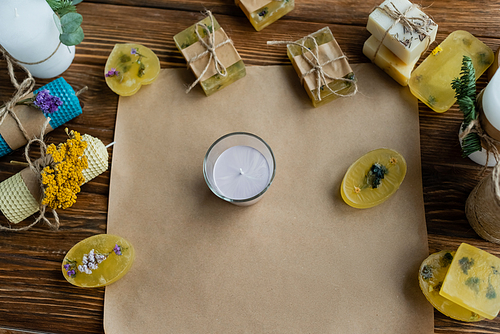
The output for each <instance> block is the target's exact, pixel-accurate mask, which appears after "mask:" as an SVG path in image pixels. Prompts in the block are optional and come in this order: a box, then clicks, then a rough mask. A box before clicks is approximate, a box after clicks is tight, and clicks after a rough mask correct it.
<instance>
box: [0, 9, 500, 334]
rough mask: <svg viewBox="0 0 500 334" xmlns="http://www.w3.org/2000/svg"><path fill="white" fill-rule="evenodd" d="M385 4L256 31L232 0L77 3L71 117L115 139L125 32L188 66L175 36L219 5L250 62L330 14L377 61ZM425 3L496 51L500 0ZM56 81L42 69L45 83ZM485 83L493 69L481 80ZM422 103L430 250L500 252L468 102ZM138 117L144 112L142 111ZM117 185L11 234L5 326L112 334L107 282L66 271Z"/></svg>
mask: <svg viewBox="0 0 500 334" xmlns="http://www.w3.org/2000/svg"><path fill="white" fill-rule="evenodd" d="M378 4H379V1H378V0H368V1H355V0H335V1H334V0H296V6H295V10H294V11H292V12H291V13H289V14H288V15H287V16H286V17H284V18H282V19H281V20H279V21H278V22H276V23H274V24H272V25H271V26H269V27H267V28H265V29H264V30H263V31H261V32H256V31H255V30H254V29H253V28H252V26H251V25H250V23H249V22H248V20H247V19H246V17H245V16H244V15H243V13H242V11H241V10H240V9H239V8H237V7H236V6H235V5H234V3H233V1H232V0H206V1H203V2H201V1H194V0H100V1H99V0H85V1H84V2H82V3H81V4H79V5H78V12H79V13H81V14H82V15H83V17H84V21H83V25H82V27H83V29H84V32H85V40H84V41H83V43H82V44H80V45H79V46H77V53H76V57H75V60H74V62H73V64H72V65H71V67H70V68H69V69H68V70H67V71H66V72H65V73H64V74H63V76H64V78H65V79H66V81H68V83H70V84H71V85H72V86H73V87H74V88H75V90H78V89H80V88H82V87H84V86H88V87H89V90H88V91H87V92H86V93H85V94H83V96H81V101H83V103H84V105H85V107H84V112H83V114H82V115H81V116H79V117H77V118H76V119H74V120H72V121H71V122H69V123H67V127H69V128H70V129H74V130H77V131H79V132H81V133H88V134H90V135H93V136H96V137H99V138H100V139H101V140H102V141H103V142H104V143H105V144H107V143H110V142H111V141H112V140H113V134H114V126H115V118H116V108H117V102H118V96H117V95H115V94H114V93H113V92H111V90H110V89H109V88H108V87H107V86H106V84H105V82H104V76H103V71H104V70H103V68H104V64H105V62H106V59H107V56H108V55H109V53H110V51H111V49H112V48H113V46H114V44H115V43H122V42H135V43H139V44H143V45H145V46H147V47H149V48H151V49H152V50H153V51H154V52H155V53H156V54H157V55H158V57H159V59H160V61H161V66H162V68H171V67H185V61H184V59H183V57H182V55H181V54H180V53H179V51H177V49H176V47H175V44H174V42H173V39H172V37H173V36H174V35H175V34H176V33H178V32H180V31H181V30H183V29H185V28H186V27H188V26H190V25H191V24H193V23H195V22H196V21H198V20H199V19H200V18H201V17H202V15H201V14H200V12H201V11H203V10H204V9H210V10H212V12H213V13H214V14H215V15H216V17H217V20H218V21H219V22H220V24H221V26H223V27H224V29H225V30H226V31H227V33H228V35H229V36H230V37H231V38H232V39H233V41H234V44H235V46H236V48H237V49H238V51H239V53H240V55H241V57H242V58H243V60H244V62H245V63H246V64H247V65H278V64H284V65H289V64H290V63H289V60H288V58H287V57H286V54H285V52H284V49H283V48H279V47H267V46H266V45H265V42H266V41H267V40H297V39H299V38H301V37H303V36H305V35H307V34H309V33H312V32H314V31H316V30H318V29H320V28H322V27H324V26H326V25H327V26H329V27H330V29H331V30H332V32H333V34H334V36H335V37H336V38H337V40H338V43H339V45H340V46H341V48H342V50H343V51H344V53H345V54H346V55H347V56H348V57H349V61H350V62H351V63H363V62H369V60H368V59H367V58H366V57H365V56H364V55H363V54H362V51H361V50H362V46H363V43H364V41H365V40H366V39H367V38H368V36H369V33H368V32H367V31H366V29H365V26H366V22H367V18H368V14H369V13H370V11H371V9H372V8H373V7H374V6H376V5H378ZM421 5H422V6H429V8H427V9H426V10H425V11H426V13H428V14H430V15H431V16H432V17H433V18H434V20H435V21H436V22H437V23H438V24H439V30H438V35H437V38H436V40H437V41H442V40H443V39H444V38H445V37H446V36H447V35H448V34H449V33H451V32H452V31H454V30H458V29H462V30H467V31H469V32H471V33H472V34H474V35H475V36H476V37H478V38H479V39H480V40H482V41H483V42H484V43H486V44H487V45H488V46H490V47H491V48H492V49H493V50H496V49H497V48H498V47H499V45H500V15H499V13H500V12H499V10H500V0H494V1H493V0H492V1H471V0H454V1H452V0H434V1H432V0H423V1H422V3H421ZM433 46H435V45H433ZM422 59H423V58H422ZM18 73H19V74H20V72H18ZM49 81H50V80H37V87H39V86H41V85H43V84H46V83H48V82H49ZM485 84H486V78H485V76H483V77H482V78H481V79H480V80H479V88H483V87H484V86H485ZM13 92H14V89H13V87H12V86H11V85H10V81H9V80H8V76H7V70H6V63H5V61H4V60H0V100H1V101H6V100H8V99H9V97H10V96H11V95H12V93H13ZM419 109H420V129H421V131H420V133H421V154H422V177H423V187H424V201H425V211H426V220H427V229H428V234H429V248H430V251H431V252H434V251H438V250H441V249H456V248H457V247H458V245H459V244H460V243H461V242H467V243H470V244H472V245H474V246H477V247H480V248H482V249H484V250H487V251H489V252H491V253H493V254H495V255H497V256H500V245H496V244H493V243H490V242H487V241H484V240H482V239H481V238H479V237H478V236H477V234H476V233H475V232H474V230H473V229H472V228H471V227H470V225H469V223H468V221H467V219H466V217H465V213H464V205H465V201H466V199H467V196H468V195H469V193H470V192H471V190H472V189H473V187H474V186H475V185H476V184H477V182H478V181H479V180H480V178H481V176H480V172H481V167H480V166H478V165H476V164H474V163H472V162H471V161H470V160H468V159H463V158H461V153H460V146H459V144H458V140H457V132H458V129H459V125H460V123H461V120H462V115H461V113H460V112H459V111H458V109H457V107H456V106H454V107H452V109H450V110H449V111H448V112H446V113H444V114H437V113H435V112H433V111H431V110H430V109H429V108H427V107H426V106H424V105H423V104H422V103H419ZM137 117H141V111H140V110H138V111H137ZM379 130H380V131H390V129H379ZM136 135H139V134H136ZM65 138H66V137H65V133H64V126H62V127H60V128H58V129H56V130H55V131H53V132H51V133H50V134H49V136H48V140H47V141H48V142H54V143H60V142H62V141H64V140H65ZM11 160H18V161H22V160H23V156H22V150H17V151H15V152H13V153H12V154H10V155H9V156H5V157H2V158H0V181H2V180H5V179H7V178H8V177H10V176H11V175H13V174H15V173H17V172H18V171H20V170H21V169H22V167H21V166H18V165H13V164H10V163H9V162H10V161H11ZM487 173H489V171H488V172H487ZM108 187H109V171H108V172H106V173H104V174H102V175H100V176H99V177H97V178H95V179H94V180H92V181H91V182H89V183H88V184H86V185H85V186H83V187H82V192H81V193H80V194H79V195H78V201H77V203H76V204H75V205H74V206H73V207H71V208H69V209H67V210H60V211H59V216H60V220H61V227H60V229H59V230H58V231H52V230H50V229H48V228H47V226H44V225H42V224H40V225H39V226H36V227H34V228H32V229H31V230H30V231H26V232H17V233H9V232H1V233H0V333H103V326H102V321H103V298H104V288H100V289H82V288H77V287H74V286H72V285H70V284H69V283H67V282H66V281H65V279H64V278H63V276H62V274H61V261H62V259H63V257H64V255H65V253H66V252H67V251H68V250H69V249H70V248H71V247H72V246H73V245H74V244H75V243H77V242H78V241H80V240H82V239H84V238H86V237H89V236H92V235H94V234H99V233H105V232H106V216H107V203H108ZM0 223H2V224H3V225H7V220H6V219H5V217H3V216H2V217H0ZM138 223H140V222H138ZM21 224H23V223H21ZM416 275H417V273H415V276H416ZM381 307H382V308H383V306H382V305H381ZM162 321H163V320H162ZM435 332H436V333H497V332H500V320H499V319H498V318H497V319H495V320H493V321H482V322H479V323H475V324H469V323H462V322H459V321H455V320H452V319H449V318H447V317H445V316H443V315H441V314H440V313H439V312H435Z"/></svg>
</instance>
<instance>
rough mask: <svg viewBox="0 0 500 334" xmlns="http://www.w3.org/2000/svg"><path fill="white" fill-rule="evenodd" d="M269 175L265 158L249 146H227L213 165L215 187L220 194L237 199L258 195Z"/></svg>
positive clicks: (267, 181) (265, 184) (265, 185)
mask: <svg viewBox="0 0 500 334" xmlns="http://www.w3.org/2000/svg"><path fill="white" fill-rule="evenodd" d="M270 177H271V173H270V171H269V165H268V164H267V161H266V158H264V156H263V155H262V154H261V153H260V152H259V151H257V150H256V149H254V148H252V147H249V146H241V145H239V146H233V147H231V148H228V149H227V150H225V151H224V152H223V153H222V154H221V155H220V156H219V158H218V159H217V161H216V162H215V166H214V180H215V185H216V187H217V188H218V189H219V191H220V192H221V194H222V195H224V196H226V197H228V198H232V199H237V200H242V199H247V198H250V197H253V196H255V195H258V194H259V193H260V192H261V191H262V190H264V189H265V188H266V187H267V184H268V183H269V178H270Z"/></svg>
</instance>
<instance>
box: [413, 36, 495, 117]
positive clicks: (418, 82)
mask: <svg viewBox="0 0 500 334" xmlns="http://www.w3.org/2000/svg"><path fill="white" fill-rule="evenodd" d="M463 56H469V57H470V58H471V60H472V64H473V65H474V69H475V70H476V79H477V78H479V77H480V76H481V74H483V73H484V72H485V71H486V69H488V67H489V66H490V65H491V64H492V63H493V51H492V50H491V49H490V48H489V47H488V46H487V45H485V44H484V43H483V42H481V41H480V40H478V39H477V38H476V37H474V36H473V35H471V34H470V33H468V32H466V31H463V30H457V31H454V32H452V33H451V34H450V35H448V37H446V39H445V40H444V41H443V42H442V43H441V44H440V45H438V46H437V47H436V48H435V49H434V50H433V51H432V53H431V54H429V56H427V58H426V59H425V60H424V61H423V62H422V63H421V64H420V65H419V66H418V67H417V68H416V69H415V70H414V71H413V72H412V74H411V78H410V81H409V82H408V86H409V87H410V91H411V92H412V93H413V95H415V96H416V97H417V98H418V99H419V100H420V101H422V102H423V103H425V104H426V105H428V106H429V108H431V109H432V110H434V111H436V112H445V111H446V110H448V109H450V107H451V106H452V105H453V104H454V103H455V101H456V98H455V91H454V90H453V88H452V87H451V82H452V81H453V79H455V78H458V77H459V76H460V70H461V67H462V59H463Z"/></svg>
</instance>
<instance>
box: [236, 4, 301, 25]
mask: <svg viewBox="0 0 500 334" xmlns="http://www.w3.org/2000/svg"><path fill="white" fill-rule="evenodd" d="M235 3H236V5H238V6H239V7H240V8H241V10H242V11H243V13H245V15H246V16H247V18H248V20H249V21H250V23H251V24H252V26H253V27H254V28H255V30H257V31H260V30H262V29H264V28H265V27H267V26H268V25H270V24H271V23H273V22H275V21H277V20H279V19H280V18H281V17H283V16H284V15H286V14H287V13H289V12H290V11H292V9H293V8H294V7H295V0H235Z"/></svg>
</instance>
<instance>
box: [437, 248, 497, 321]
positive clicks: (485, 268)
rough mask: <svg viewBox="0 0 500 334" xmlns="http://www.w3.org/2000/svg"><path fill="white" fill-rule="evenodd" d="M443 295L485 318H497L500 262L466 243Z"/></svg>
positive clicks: (444, 287) (457, 256)
mask: <svg viewBox="0 0 500 334" xmlns="http://www.w3.org/2000/svg"><path fill="white" fill-rule="evenodd" d="M440 295H441V296H443V297H444V298H447V299H449V300H451V301H453V302H455V303H457V304H458V305H461V306H463V307H465V308H466V309H469V310H471V311H473V312H476V313H478V314H479V315H481V316H483V317H485V318H488V319H493V318H495V317H496V316H497V314H498V311H499V310H500V259H499V258H498V257H496V256H494V255H491V254H489V253H488V252H485V251H483V250H481V249H478V248H476V247H474V246H471V245H468V244H466V243H462V244H461V245H460V247H458V250H457V253H456V254H455V257H454V258H453V262H452V263H451V265H450V269H449V270H448V273H447V274H446V277H445V279H444V282H443V287H442V288H441V291H440Z"/></svg>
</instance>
